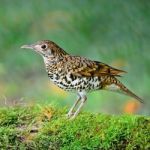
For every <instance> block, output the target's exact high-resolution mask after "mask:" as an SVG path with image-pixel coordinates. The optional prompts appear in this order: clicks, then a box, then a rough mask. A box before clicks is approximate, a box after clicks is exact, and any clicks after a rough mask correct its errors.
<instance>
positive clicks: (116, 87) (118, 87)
mask: <svg viewBox="0 0 150 150" xmlns="http://www.w3.org/2000/svg"><path fill="white" fill-rule="evenodd" d="M111 80H112V82H110V83H111V84H106V86H105V88H104V89H106V90H111V91H114V92H118V93H122V94H125V95H128V96H130V97H133V98H135V99H136V100H138V101H139V102H141V103H144V101H143V99H142V98H140V97H139V96H137V95H136V94H134V93H133V92H132V91H130V90H129V89H128V88H127V87H126V86H125V85H123V84H122V83H121V82H120V81H119V80H118V79H116V78H115V77H112V79H111Z"/></svg>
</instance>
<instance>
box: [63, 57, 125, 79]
mask: <svg viewBox="0 0 150 150" xmlns="http://www.w3.org/2000/svg"><path fill="white" fill-rule="evenodd" d="M64 69H65V70H66V71H67V72H70V73H71V74H73V75H76V76H85V77H91V76H105V75H112V76H120V74H121V73H125V71H123V70H119V69H116V68H113V67H111V66H109V65H107V64H104V63H101V62H98V61H91V60H88V59H86V58H83V57H78V56H70V57H68V58H67V62H66V64H65V67H64Z"/></svg>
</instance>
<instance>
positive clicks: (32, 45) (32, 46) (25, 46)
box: [21, 44, 35, 49]
mask: <svg viewBox="0 0 150 150" xmlns="http://www.w3.org/2000/svg"><path fill="white" fill-rule="evenodd" d="M34 46H35V45H34V44H31V45H22V46H21V48H28V49H34Z"/></svg>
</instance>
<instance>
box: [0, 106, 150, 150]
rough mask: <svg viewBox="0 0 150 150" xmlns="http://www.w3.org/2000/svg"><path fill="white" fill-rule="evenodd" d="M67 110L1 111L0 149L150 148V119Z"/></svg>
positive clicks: (13, 108)
mask: <svg viewBox="0 0 150 150" xmlns="http://www.w3.org/2000/svg"><path fill="white" fill-rule="evenodd" d="M65 113H66V109H56V108H54V107H51V106H47V107H44V106H43V107H38V106H34V107H11V108H1V109H0V148H1V149H16V148H18V149H64V150H67V149H73V150H74V149H75V150H78V149H89V150H90V149H149V148H150V144H149V143H150V118H149V117H143V116H135V115H122V116H113V115H103V114H91V113H81V114H80V115H79V116H78V117H77V118H76V119H75V120H68V119H66V117H65Z"/></svg>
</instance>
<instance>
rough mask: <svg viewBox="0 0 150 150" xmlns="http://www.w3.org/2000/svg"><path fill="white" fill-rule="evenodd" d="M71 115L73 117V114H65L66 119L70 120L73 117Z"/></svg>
mask: <svg viewBox="0 0 150 150" xmlns="http://www.w3.org/2000/svg"><path fill="white" fill-rule="evenodd" d="M73 115H74V113H73V112H69V113H68V114H66V117H67V118H68V119H69V118H71V116H73Z"/></svg>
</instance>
